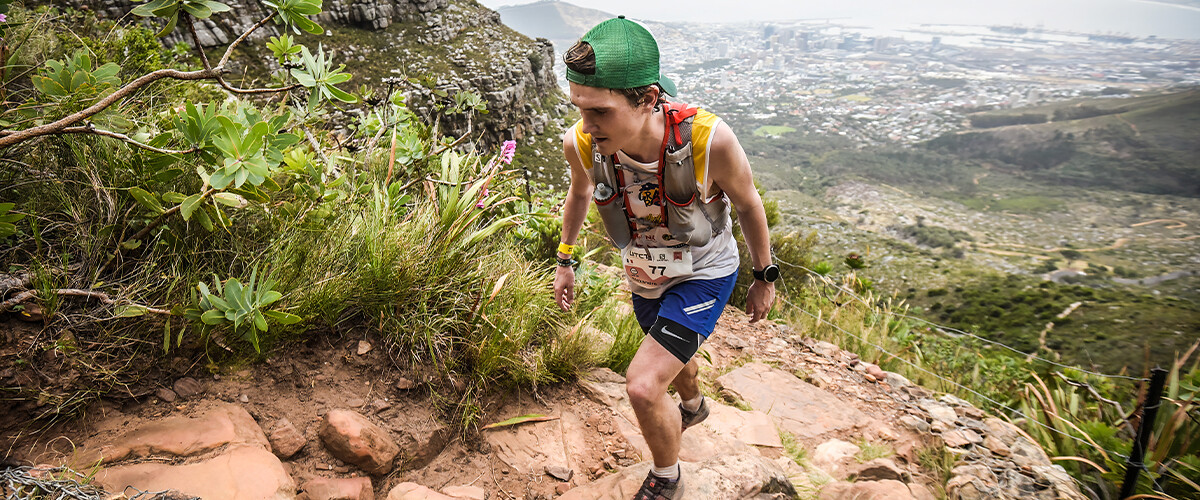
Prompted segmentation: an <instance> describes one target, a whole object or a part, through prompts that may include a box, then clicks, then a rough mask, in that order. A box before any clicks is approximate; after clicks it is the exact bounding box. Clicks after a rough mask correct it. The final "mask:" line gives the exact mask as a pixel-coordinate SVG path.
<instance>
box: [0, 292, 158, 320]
mask: <svg viewBox="0 0 1200 500" xmlns="http://www.w3.org/2000/svg"><path fill="white" fill-rule="evenodd" d="M50 292H51V293H53V294H55V295H58V296H59V297H86V298H89V299H97V300H99V301H100V302H103V303H104V304H108V305H112V304H117V303H118V301H116V300H113V298H112V297H110V296H109V295H108V294H107V293H104V292H96V291H92V290H81V289H78V288H60V289H58V290H51V291H50ZM38 295H39V293H38V291H37V290H28V291H24V292H21V293H18V294H16V295H14V296H13V297H12V298H11V299H8V300H6V301H4V302H0V313H3V312H8V311H9V310H10V309H12V308H13V307H14V306H16V305H17V304H20V303H22V302H25V301H27V300H29V299H32V298H34V297H37V296H38ZM127 303H128V304H129V305H131V306H134V307H139V308H141V309H144V310H145V311H146V312H150V313H154V314H166V315H170V314H171V311H168V310H166V309H158V308H154V307H150V306H144V305H141V304H135V303H133V302H127Z"/></svg>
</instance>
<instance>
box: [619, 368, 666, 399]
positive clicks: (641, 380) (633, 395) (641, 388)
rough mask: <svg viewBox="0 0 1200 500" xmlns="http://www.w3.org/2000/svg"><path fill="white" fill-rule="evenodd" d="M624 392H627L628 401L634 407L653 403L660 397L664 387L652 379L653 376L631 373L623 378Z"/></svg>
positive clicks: (664, 390)
mask: <svg viewBox="0 0 1200 500" xmlns="http://www.w3.org/2000/svg"><path fill="white" fill-rule="evenodd" d="M625 392H626V394H629V402H630V403H632V404H633V406H634V407H644V406H648V405H650V404H651V403H653V402H654V401H655V399H657V398H659V397H662V394H663V393H664V392H666V389H665V388H661V387H659V384H658V383H656V382H655V381H654V379H653V377H650V376H636V375H634V374H632V373H631V374H629V377H628V378H626V379H625Z"/></svg>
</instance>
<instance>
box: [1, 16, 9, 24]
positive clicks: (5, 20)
mask: <svg viewBox="0 0 1200 500" xmlns="http://www.w3.org/2000/svg"><path fill="white" fill-rule="evenodd" d="M6 22H8V16H7V15H5V14H0V23H6Z"/></svg>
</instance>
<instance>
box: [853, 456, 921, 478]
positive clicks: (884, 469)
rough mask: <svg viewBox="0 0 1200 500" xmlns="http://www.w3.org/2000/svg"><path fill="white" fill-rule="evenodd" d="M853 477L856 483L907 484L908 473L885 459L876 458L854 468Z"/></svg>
mask: <svg viewBox="0 0 1200 500" xmlns="http://www.w3.org/2000/svg"><path fill="white" fill-rule="evenodd" d="M853 475H854V477H855V478H856V480H857V481H860V482H861V481H903V482H907V481H906V479H908V473H906V472H905V471H904V469H901V468H900V467H899V466H897V465H896V462H893V461H891V460H889V459H886V458H876V459H874V460H871V461H869V462H867V463H865V464H862V465H860V466H858V467H855V468H854V471H853Z"/></svg>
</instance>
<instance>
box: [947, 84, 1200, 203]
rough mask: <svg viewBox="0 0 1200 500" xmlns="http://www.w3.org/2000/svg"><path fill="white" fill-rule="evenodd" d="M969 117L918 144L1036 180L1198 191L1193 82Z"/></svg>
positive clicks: (1199, 142)
mask: <svg viewBox="0 0 1200 500" xmlns="http://www.w3.org/2000/svg"><path fill="white" fill-rule="evenodd" d="M970 118H971V122H972V124H974V125H975V127H976V130H974V131H969V132H963V133H957V134H948V135H945V136H942V137H939V138H937V139H934V140H933V141H930V142H928V143H927V144H926V146H927V147H928V148H929V149H931V150H934V151H938V152H941V153H948V154H952V155H955V156H960V157H965V158H971V159H976V160H982V161H987V162H990V163H992V164H994V165H996V166H997V167H999V168H1002V169H1005V170H1009V171H1011V172H1013V173H1016V174H1020V175H1022V176H1026V177H1029V178H1032V179H1035V180H1039V181H1044V182H1054V183H1061V184H1069V185H1075V186H1085V187H1086V186H1102V187H1107V188H1112V189H1120V190H1128V191H1135V192H1142V193H1151V194H1174V195H1181V196H1191V197H1200V160H1198V159H1197V158H1200V156H1198V155H1200V133H1197V132H1196V131H1197V130H1200V89H1192V90H1188V91H1185V92H1178V93H1173V94H1160V95H1152V96H1143V97H1135V98H1128V99H1084V100H1077V101H1069V102H1064V103H1056V104H1052V105H1046V106H1037V107H1030V108H1021V109H1015V110H1005V111H1002V112H1001V111H994V112H987V113H978V114H975V115H972V116H971V117H970Z"/></svg>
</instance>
